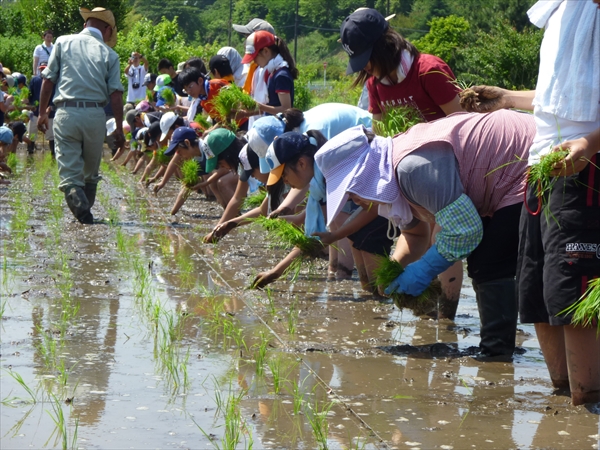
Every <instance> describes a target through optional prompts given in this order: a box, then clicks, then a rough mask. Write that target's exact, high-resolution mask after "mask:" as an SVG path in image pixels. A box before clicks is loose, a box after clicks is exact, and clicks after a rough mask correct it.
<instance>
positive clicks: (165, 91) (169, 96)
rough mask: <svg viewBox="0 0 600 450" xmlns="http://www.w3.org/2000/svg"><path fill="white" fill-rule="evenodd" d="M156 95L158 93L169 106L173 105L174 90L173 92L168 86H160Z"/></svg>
mask: <svg viewBox="0 0 600 450" xmlns="http://www.w3.org/2000/svg"><path fill="white" fill-rule="evenodd" d="M158 95H160V96H161V97H162V98H163V99H164V101H165V102H166V103H167V105H169V106H173V105H175V92H173V90H172V89H171V88H169V87H164V88H162V89H161V90H160V91H159V93H158Z"/></svg>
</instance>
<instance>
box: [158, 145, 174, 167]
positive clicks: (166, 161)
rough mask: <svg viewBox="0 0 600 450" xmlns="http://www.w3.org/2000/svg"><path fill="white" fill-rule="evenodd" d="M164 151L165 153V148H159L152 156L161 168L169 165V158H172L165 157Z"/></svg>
mask: <svg viewBox="0 0 600 450" xmlns="http://www.w3.org/2000/svg"><path fill="white" fill-rule="evenodd" d="M166 151H167V147H162V148H159V149H158V150H155V151H154V155H155V156H156V161H157V162H158V163H159V164H161V165H163V166H166V165H167V164H169V162H170V161H171V158H172V156H166V155H165V152H166Z"/></svg>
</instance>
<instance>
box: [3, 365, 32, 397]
mask: <svg viewBox="0 0 600 450" xmlns="http://www.w3.org/2000/svg"><path fill="white" fill-rule="evenodd" d="M5 372H6V373H8V374H9V375H10V376H11V377H12V378H13V379H14V380H15V381H16V382H17V383H18V384H19V386H21V387H22V388H23V389H24V390H25V392H27V395H29V398H30V400H29V401H28V402H29V403H33V404H35V403H37V402H38V398H37V394H36V393H35V392H34V391H33V389H31V388H30V387H29V386H28V385H27V383H25V380H23V377H22V376H21V375H19V374H18V373H17V372H14V371H12V370H5ZM9 395H10V394H9ZM16 399H17V398H16V397H13V398H8V397H6V398H4V399H2V404H9V403H10V402H11V401H13V400H16Z"/></svg>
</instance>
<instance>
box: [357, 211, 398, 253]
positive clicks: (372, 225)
mask: <svg viewBox="0 0 600 450" xmlns="http://www.w3.org/2000/svg"><path fill="white" fill-rule="evenodd" d="M387 232H388V220H387V219H386V218H385V217H381V216H377V217H376V218H375V219H373V221H371V222H369V223H368V224H366V225H365V226H364V227H362V228H361V229H360V230H358V231H357V232H355V233H352V234H351V235H349V236H348V239H350V240H351V241H352V247H354V248H355V249H357V250H362V251H364V252H367V253H373V254H375V255H383V256H389V255H390V251H391V249H392V244H393V243H394V240H393V239H389V238H388V237H387Z"/></svg>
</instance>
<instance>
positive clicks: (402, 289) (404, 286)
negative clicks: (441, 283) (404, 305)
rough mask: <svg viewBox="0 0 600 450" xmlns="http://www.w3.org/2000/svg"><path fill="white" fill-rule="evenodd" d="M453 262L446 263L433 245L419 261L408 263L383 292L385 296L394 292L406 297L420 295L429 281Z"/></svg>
mask: <svg viewBox="0 0 600 450" xmlns="http://www.w3.org/2000/svg"><path fill="white" fill-rule="evenodd" d="M452 264H454V261H448V260H447V259H446V258H444V257H443V256H442V255H440V254H439V252H438V249H437V245H433V246H432V247H431V248H430V249H429V250H427V252H426V253H425V254H424V255H423V257H422V258H421V259H419V260H418V261H415V262H414V263H410V264H409V265H408V266H406V267H405V268H404V272H402V273H401V274H400V275H398V277H397V278H396V279H395V280H394V281H392V282H391V283H390V285H389V286H388V287H387V288H386V290H385V291H384V292H385V294H386V295H390V294H393V293H394V292H398V293H405V294H408V295H420V294H421V293H423V291H424V290H425V289H426V288H427V287H428V286H429V284H430V283H431V280H433V279H434V278H435V277H436V276H437V275H439V274H440V273H442V272H444V271H445V270H446V269H447V268H448V267H450V266H451V265H452Z"/></svg>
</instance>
